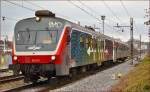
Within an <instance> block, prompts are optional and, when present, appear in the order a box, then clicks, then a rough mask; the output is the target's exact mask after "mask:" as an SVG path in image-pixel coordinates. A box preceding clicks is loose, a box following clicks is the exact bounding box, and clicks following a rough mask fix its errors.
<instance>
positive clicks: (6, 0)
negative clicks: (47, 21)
mask: <svg viewBox="0 0 150 92" xmlns="http://www.w3.org/2000/svg"><path fill="white" fill-rule="evenodd" d="M4 1H5V2H8V3H10V4H13V5H16V6H18V7H21V8H24V9H27V10H29V11H34V12H35V10H34V9H31V8H29V7H25V6H23V5H20V4H17V3H14V2H11V1H8V0H4Z"/></svg>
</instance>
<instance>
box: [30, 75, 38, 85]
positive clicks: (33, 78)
mask: <svg viewBox="0 0 150 92" xmlns="http://www.w3.org/2000/svg"><path fill="white" fill-rule="evenodd" d="M38 79H39V77H38V76H36V75H32V76H31V78H30V80H31V81H32V82H33V83H37V81H38Z"/></svg>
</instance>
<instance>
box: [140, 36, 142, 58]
mask: <svg viewBox="0 0 150 92" xmlns="http://www.w3.org/2000/svg"><path fill="white" fill-rule="evenodd" d="M141 45H142V40H141V35H140V61H141V54H142V53H141Z"/></svg>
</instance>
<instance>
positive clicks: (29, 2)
mask: <svg viewBox="0 0 150 92" xmlns="http://www.w3.org/2000/svg"><path fill="white" fill-rule="evenodd" d="M26 3H28V4H30V5H34V6H36V7H39V8H41V9H45V8H44V7H41V6H40V5H37V4H35V3H32V2H31V1H26Z"/></svg>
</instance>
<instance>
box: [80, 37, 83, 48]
mask: <svg viewBox="0 0 150 92" xmlns="http://www.w3.org/2000/svg"><path fill="white" fill-rule="evenodd" d="M80 47H82V48H83V47H84V37H83V35H81V36H80Z"/></svg>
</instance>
